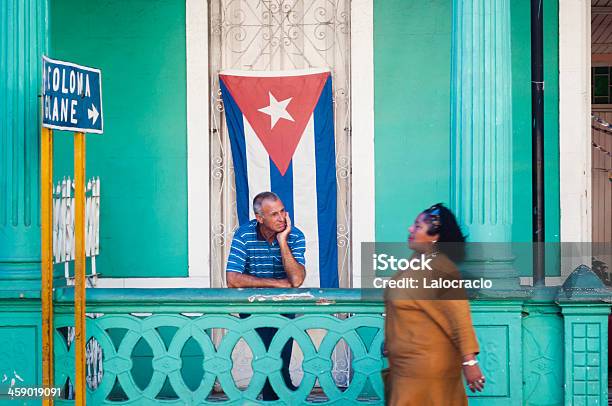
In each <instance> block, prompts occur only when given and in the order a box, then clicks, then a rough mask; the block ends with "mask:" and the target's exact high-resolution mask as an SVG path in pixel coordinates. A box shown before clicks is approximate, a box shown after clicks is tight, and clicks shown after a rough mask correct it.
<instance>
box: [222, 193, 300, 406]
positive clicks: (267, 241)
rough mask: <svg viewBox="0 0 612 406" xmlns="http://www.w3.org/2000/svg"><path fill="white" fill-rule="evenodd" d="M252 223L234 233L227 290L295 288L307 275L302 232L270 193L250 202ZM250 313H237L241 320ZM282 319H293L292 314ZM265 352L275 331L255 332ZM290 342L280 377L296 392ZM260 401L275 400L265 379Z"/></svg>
mask: <svg viewBox="0 0 612 406" xmlns="http://www.w3.org/2000/svg"><path fill="white" fill-rule="evenodd" d="M253 212H254V213H255V220H251V221H250V222H248V223H246V224H243V225H242V226H240V227H239V228H238V230H236V233H235V234H234V239H233V240H232V247H231V249H230V254H229V258H228V260H227V268H226V280H227V286H228V287H230V288H292V287H293V288H298V287H300V286H301V285H302V283H303V282H304V278H305V276H306V268H305V265H306V260H305V252H306V239H305V238H304V233H302V232H301V231H300V230H298V229H297V228H296V227H292V226H291V219H290V218H289V213H287V212H286V211H285V206H284V205H283V202H282V201H281V199H280V198H279V197H278V196H277V195H276V194H275V193H272V192H262V193H259V194H258V195H257V196H255V198H254V199H253ZM249 316H250V315H249V314H240V317H241V318H247V317H249ZM283 316H285V317H288V318H293V317H295V315H293V314H284V315H283ZM256 330H257V333H258V334H259V336H260V337H261V339H262V341H263V343H264V345H265V346H266V350H268V348H269V346H270V343H271V342H272V338H273V337H274V334H276V330H277V329H276V328H272V327H261V328H258V329H256ZM292 346H293V340H289V341H288V342H287V344H285V347H284V348H283V350H282V352H281V358H282V360H283V368H282V375H283V378H284V381H285V384H286V385H287V386H288V387H289V388H290V389H292V390H294V389H295V387H294V386H293V384H292V383H291V377H290V375H289V362H290V360H291V347H292ZM261 393H262V397H263V400H277V399H278V397H277V396H276V393H275V392H274V390H273V389H272V386H271V385H270V382H269V381H268V380H267V379H266V382H265V384H264V387H263V389H262V392H261Z"/></svg>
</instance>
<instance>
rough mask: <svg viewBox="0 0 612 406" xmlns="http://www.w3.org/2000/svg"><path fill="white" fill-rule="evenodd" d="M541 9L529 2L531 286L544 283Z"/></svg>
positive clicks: (540, 3)
mask: <svg viewBox="0 0 612 406" xmlns="http://www.w3.org/2000/svg"><path fill="white" fill-rule="evenodd" d="M543 6H544V4H543V0H531V116H532V120H531V122H532V132H531V162H532V172H531V191H532V205H533V211H532V219H533V220H532V227H533V243H534V250H533V254H534V258H533V285H534V286H543V285H544V284H545V279H544V278H545V256H544V237H545V235H544V51H543V49H544V48H543V42H544V41H543V37H544V35H543V9H542V8H543Z"/></svg>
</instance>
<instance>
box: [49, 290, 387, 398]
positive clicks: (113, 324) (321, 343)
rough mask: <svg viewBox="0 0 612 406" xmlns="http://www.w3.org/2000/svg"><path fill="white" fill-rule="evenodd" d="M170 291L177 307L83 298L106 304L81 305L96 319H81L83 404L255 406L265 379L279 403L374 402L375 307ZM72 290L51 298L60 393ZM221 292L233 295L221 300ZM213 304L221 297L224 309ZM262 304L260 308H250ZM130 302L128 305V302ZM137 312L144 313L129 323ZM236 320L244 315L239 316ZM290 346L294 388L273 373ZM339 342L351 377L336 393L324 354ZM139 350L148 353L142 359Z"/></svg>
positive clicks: (70, 374)
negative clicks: (267, 331) (297, 372)
mask: <svg viewBox="0 0 612 406" xmlns="http://www.w3.org/2000/svg"><path fill="white" fill-rule="evenodd" d="M173 291H178V292H179V296H180V297H182V298H183V300H182V304H179V303H172V304H170V305H167V306H160V305H155V304H153V303H159V304H161V303H165V304H167V298H164V297H157V299H156V300H155V301H147V296H133V297H132V296H131V293H130V292H128V295H127V296H128V297H126V296H125V294H123V293H117V294H111V290H106V289H95V290H88V296H92V295H95V296H98V297H102V296H105V295H110V296H108V300H101V301H99V300H98V301H97V300H95V298H94V299H93V300H89V303H90V305H88V312H95V313H89V314H90V316H93V317H88V319H87V334H86V335H87V340H86V342H87V343H88V371H87V372H88V373H87V382H88V397H89V398H88V400H89V401H90V402H91V403H92V404H114V403H117V402H130V403H131V404H156V403H157V404H188V405H195V404H208V403H214V404H219V402H222V403H223V404H249V403H251V404H254V403H258V402H262V401H261V400H258V395H259V393H260V392H261V389H262V387H263V385H264V383H265V382H266V379H268V380H269V382H270V384H271V385H272V387H273V388H274V390H275V392H276V393H277V394H278V395H279V396H280V398H281V399H282V400H283V402H286V403H287V404H308V403H311V402H312V403H320V402H321V401H330V402H332V401H335V402H340V403H341V404H362V403H372V402H374V403H380V402H381V401H382V399H383V389H382V380H381V376H380V370H381V368H382V367H383V365H384V362H385V361H384V360H383V359H382V351H381V350H382V344H383V338H384V333H383V323H384V319H383V316H382V311H383V306H382V304H381V303H380V302H376V303H365V304H364V303H360V302H359V293H358V292H352V293H350V295H351V296H353V297H352V299H353V300H351V301H345V303H337V302H335V301H331V302H330V301H324V302H322V301H318V302H317V298H316V297H315V296H312V295H311V296H310V299H309V300H297V301H292V302H291V303H287V302H285V303H282V304H280V305H279V303H278V302H274V301H273V298H275V297H279V295H263V296H262V295H257V298H256V297H255V296H248V291H243V292H240V291H235V290H227V289H225V290H221V289H219V290H217V289H209V290H193V291H192V292H193V294H194V296H196V297H193V298H192V299H191V300H190V299H189V298H190V295H189V294H186V292H185V291H186V290H181V289H178V290H173ZM71 292H72V291H71V290H69V289H67V290H62V291H60V300H59V301H58V304H57V312H58V314H57V315H56V319H55V328H56V339H55V363H56V372H55V379H56V384H58V385H60V386H64V385H65V387H66V388H68V389H70V387H71V383H72V382H74V361H73V359H74V349H73V348H74V347H73V346H72V345H71V341H72V340H71V337H70V331H71V330H72V328H71V326H72V325H73V316H72V314H71V312H70V306H69V303H70V299H71V297H70V295H71ZM140 292H143V291H142V290H141V291H140ZM158 292H159V291H158ZM64 294H66V295H67V296H66V297H63V296H62V295H64ZM228 294H229V295H230V296H231V295H236V297H234V298H232V297H229V298H228V297H227V296H228ZM113 295H117V296H120V295H122V297H121V300H120V301H119V302H117V301H114V300H113ZM203 295H206V296H205V297H203ZM345 295H348V294H347V293H345ZM215 297H225V298H226V299H225V300H224V301H223V302H224V303H223V302H221V301H220V300H219V299H215ZM262 297H263V298H264V300H263V301H262V302H256V300H258V299H259V300H261V298H262ZM130 298H132V299H133V300H134V301H136V302H137V303H134V302H131V303H130ZM340 298H342V294H340ZM90 299H91V298H90ZM211 299H212V300H211ZM171 302H172V301H171ZM62 303H63V304H62ZM281 306H282V313H283V314H288V313H296V314H297V316H296V318H294V319H289V318H286V317H284V316H282V315H280V314H278V313H279V312H278V311H279V308H280V307H281ZM164 307H165V308H164ZM136 310H137V311H138V312H139V313H137V314H146V316H134V315H133V312H134V311H136ZM186 310H188V311H189V313H184V312H185V311H186ZM149 313H152V314H151V315H148V314H149ZM181 313H184V314H181ZM238 313H249V314H251V316H249V317H247V318H245V319H241V318H239V317H238ZM102 314H103V315H102ZM185 314H186V315H185ZM260 327H273V328H276V329H278V330H277V331H276V334H275V335H274V337H273V339H272V341H271V343H270V345H269V348H268V349H267V350H266V347H265V345H264V343H263V341H262V339H261V338H260V336H259V334H258V333H257V332H256V329H258V328H260ZM213 331H216V332H222V333H223V334H222V338H221V339H220V340H216V339H214V336H215V335H216V334H213ZM313 331H317V332H318V334H312V332H313ZM313 336H316V337H318V339H314V340H313V338H312V337H313ZM289 339H293V340H294V349H295V348H297V347H299V349H300V351H301V353H302V354H303V359H302V361H301V365H300V367H301V368H300V369H301V373H302V377H301V381H300V382H299V386H298V388H297V389H296V390H295V391H293V390H291V389H289V388H288V387H287V386H286V385H285V382H284V380H283V378H282V375H281V367H282V360H281V358H280V353H281V350H282V348H283V347H284V345H285V343H286V342H287V341H288V340H289ZM144 343H146V345H145V344H144ZM239 343H241V344H242V345H241V346H240V345H239ZM339 343H342V344H343V345H346V347H347V349H348V350H349V351H350V359H348V360H346V361H347V362H350V364H351V370H352V376H351V377H350V379H349V382H348V386H347V387H341V386H339V385H338V384H337V382H336V380H335V379H334V376H333V369H334V368H333V366H334V365H333V364H334V359H333V353H334V352H335V350H336V348H337V347H338V345H339ZM194 344H195V348H197V350H194ZM245 346H248V348H249V350H250V351H251V353H252V354H253V356H252V360H251V361H250V368H251V369H252V376H251V377H250V380H249V382H248V386H246V387H240V386H239V385H237V383H236V380H235V376H234V374H233V373H232V372H233V371H232V370H233V368H234V361H233V359H234V358H236V354H235V350H236V349H242V351H243V350H244V348H245ZM139 347H140V348H143V347H146V348H147V351H146V354H145V355H144V356H143V355H142V352H141V350H139V349H138V348H139ZM294 351H295V350H294ZM137 353H140V354H139V355H138V354H137ZM89 358H91V359H89ZM94 358H96V359H94ZM143 358H146V362H143ZM238 358H239V359H240V358H242V357H238ZM100 360H101V361H102V362H99V361H100ZM89 361H91V362H89ZM143 365H146V366H145V367H143ZM143 376H144V378H143ZM194 377H195V378H194ZM69 392H70V390H68V392H67V394H68V396H70V393H69Z"/></svg>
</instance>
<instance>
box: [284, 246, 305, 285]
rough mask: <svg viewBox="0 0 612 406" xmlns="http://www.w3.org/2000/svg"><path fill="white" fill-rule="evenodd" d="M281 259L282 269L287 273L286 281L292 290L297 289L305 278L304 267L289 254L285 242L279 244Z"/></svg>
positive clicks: (289, 251) (289, 250)
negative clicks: (287, 280)
mask: <svg viewBox="0 0 612 406" xmlns="http://www.w3.org/2000/svg"><path fill="white" fill-rule="evenodd" d="M280 250H281V257H282V260H283V268H285V272H286V273H287V279H289V283H290V284H291V286H293V287H294V288H299V287H300V286H301V285H302V283H304V278H305V276H306V270H305V269H304V265H302V264H300V263H299V262H297V261H296V260H295V257H294V256H293V254H292V253H291V249H290V248H289V245H288V244H287V243H286V242H283V243H281V244H280Z"/></svg>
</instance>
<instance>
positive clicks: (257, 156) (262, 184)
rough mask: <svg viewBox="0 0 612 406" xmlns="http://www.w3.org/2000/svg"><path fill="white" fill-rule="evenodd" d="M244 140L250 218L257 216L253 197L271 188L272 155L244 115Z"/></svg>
mask: <svg viewBox="0 0 612 406" xmlns="http://www.w3.org/2000/svg"><path fill="white" fill-rule="evenodd" d="M243 122H244V142H245V144H246V158H247V159H246V161H247V175H248V178H249V219H251V220H253V219H254V218H255V213H253V205H252V202H253V198H254V197H255V196H256V195H257V194H258V193H261V192H265V191H269V190H271V186H270V156H269V155H268V151H266V149H265V148H264V146H263V143H262V142H261V140H260V139H259V137H257V134H255V130H253V128H252V127H251V125H250V124H249V122H248V120H247V119H246V118H245V117H244V116H243Z"/></svg>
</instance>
